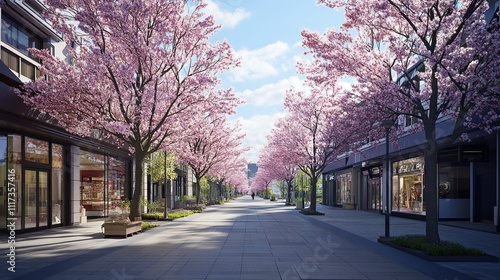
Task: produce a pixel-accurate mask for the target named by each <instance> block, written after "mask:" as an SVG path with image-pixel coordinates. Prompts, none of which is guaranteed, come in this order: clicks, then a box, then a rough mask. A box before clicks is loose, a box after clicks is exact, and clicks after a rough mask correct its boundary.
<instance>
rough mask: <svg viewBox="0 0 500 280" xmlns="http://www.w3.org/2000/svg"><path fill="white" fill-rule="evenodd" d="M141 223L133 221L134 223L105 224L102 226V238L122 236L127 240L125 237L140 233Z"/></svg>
mask: <svg viewBox="0 0 500 280" xmlns="http://www.w3.org/2000/svg"><path fill="white" fill-rule="evenodd" d="M141 226H142V221H134V222H128V223H124V222H106V223H104V224H102V228H103V230H104V231H103V234H104V237H108V236H123V237H125V238H127V236H129V235H132V234H134V233H138V232H141V231H142V229H141Z"/></svg>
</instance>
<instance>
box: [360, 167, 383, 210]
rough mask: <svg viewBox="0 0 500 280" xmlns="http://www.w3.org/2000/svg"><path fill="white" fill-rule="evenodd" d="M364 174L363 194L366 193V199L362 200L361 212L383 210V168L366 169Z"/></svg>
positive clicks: (363, 171)
mask: <svg viewBox="0 0 500 280" xmlns="http://www.w3.org/2000/svg"><path fill="white" fill-rule="evenodd" d="M362 174H363V179H362V180H363V181H362V190H363V191H362V192H363V193H364V197H363V198H362V200H363V201H362V206H361V210H371V211H380V210H382V200H381V193H382V190H381V183H382V176H381V175H382V166H375V167H370V168H364V169H363V170H362Z"/></svg>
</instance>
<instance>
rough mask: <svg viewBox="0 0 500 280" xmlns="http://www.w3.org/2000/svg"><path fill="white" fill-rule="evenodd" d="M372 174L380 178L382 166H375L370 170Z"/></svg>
mask: <svg viewBox="0 0 500 280" xmlns="http://www.w3.org/2000/svg"><path fill="white" fill-rule="evenodd" d="M368 172H369V174H370V178H380V173H381V168H380V167H374V168H371V169H370V170H368Z"/></svg>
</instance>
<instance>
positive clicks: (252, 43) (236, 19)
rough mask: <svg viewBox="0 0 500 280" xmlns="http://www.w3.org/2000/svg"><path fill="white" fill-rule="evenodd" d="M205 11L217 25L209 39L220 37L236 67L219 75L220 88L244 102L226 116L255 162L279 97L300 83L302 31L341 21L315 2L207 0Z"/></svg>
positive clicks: (278, 106)
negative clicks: (237, 61) (229, 48)
mask: <svg viewBox="0 0 500 280" xmlns="http://www.w3.org/2000/svg"><path fill="white" fill-rule="evenodd" d="M206 2H207V3H208V7H207V11H206V12H207V13H208V14H211V15H213V16H214V18H215V21H216V23H217V24H220V25H221V26H222V28H221V29H220V30H219V32H218V33H217V34H216V35H215V36H214V37H213V38H212V40H214V41H216V40H219V41H220V40H223V39H226V40H227V41H228V42H229V43H230V44H231V46H232V47H233V49H234V51H235V54H236V56H238V57H240V58H241V60H242V66H241V67H239V68H237V69H234V70H231V71H229V72H227V73H225V74H224V75H223V76H221V78H222V83H223V84H222V86H223V87H224V88H227V87H232V88H233V91H234V92H235V93H236V94H237V95H238V96H239V97H240V98H242V99H243V100H244V101H245V102H246V103H245V104H244V105H241V106H239V107H238V108H237V109H236V110H237V114H236V115H235V116H232V117H231V119H232V120H238V121H239V122H240V124H241V125H242V130H243V132H244V133H246V138H245V140H244V143H243V145H244V146H246V147H250V148H251V150H250V151H249V152H247V153H246V154H245V155H244V157H245V158H246V159H247V160H249V161H251V162H257V160H258V153H259V150H260V149H261V148H262V147H263V146H264V145H265V144H266V143H267V140H266V136H267V135H268V134H269V132H270V130H271V129H272V127H273V126H274V124H275V123H276V121H277V120H278V119H279V117H280V116H282V115H283V100H284V97H285V93H286V90H287V89H289V88H290V87H291V86H294V87H295V88H301V87H302V80H303V77H302V76H300V75H298V74H297V73H296V69H295V64H296V62H297V61H298V60H302V59H304V57H303V52H304V51H305V49H303V48H302V43H301V42H302V36H301V35H300V32H301V31H302V30H303V29H308V30H312V31H317V32H320V33H323V31H324V30H325V29H327V28H331V27H335V28H337V27H338V26H340V24H341V23H342V22H343V21H344V16H343V13H342V12H341V11H335V10H332V9H330V8H328V7H326V6H323V5H321V6H318V5H316V0H286V1H285V0H207V1H206Z"/></svg>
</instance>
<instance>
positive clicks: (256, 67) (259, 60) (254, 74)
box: [227, 41, 290, 82]
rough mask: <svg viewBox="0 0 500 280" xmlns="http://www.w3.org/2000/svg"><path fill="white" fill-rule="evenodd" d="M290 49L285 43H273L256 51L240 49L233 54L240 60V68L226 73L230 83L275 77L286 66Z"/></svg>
mask: <svg viewBox="0 0 500 280" xmlns="http://www.w3.org/2000/svg"><path fill="white" fill-rule="evenodd" d="M289 50H290V47H289V46H288V44H287V43H285V42H281V41H278V42H275V43H272V44H269V45H267V46H265V47H263V48H260V49H256V50H248V49H242V50H239V51H236V52H235V56H236V57H239V58H241V67H238V68H236V69H231V70H230V71H228V72H227V74H228V75H229V77H230V79H231V81H233V82H243V81H248V80H260V79H263V78H268V77H271V76H277V75H278V74H279V72H280V71H279V70H280V69H282V68H283V64H285V65H286V63H287V58H286V56H285V55H286V53H287V52H288V51H289Z"/></svg>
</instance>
